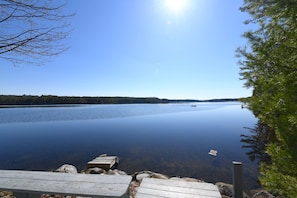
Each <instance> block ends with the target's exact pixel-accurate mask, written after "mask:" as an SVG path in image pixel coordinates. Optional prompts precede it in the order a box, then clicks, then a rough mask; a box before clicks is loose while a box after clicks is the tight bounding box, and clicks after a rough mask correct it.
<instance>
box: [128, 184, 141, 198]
mask: <svg viewBox="0 0 297 198" xmlns="http://www.w3.org/2000/svg"><path fill="white" fill-rule="evenodd" d="M139 186H140V182H138V181H132V182H131V183H130V186H129V194H130V198H133V197H135V195H136V193H137V190H138V188H139Z"/></svg>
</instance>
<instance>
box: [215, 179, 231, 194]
mask: <svg viewBox="0 0 297 198" xmlns="http://www.w3.org/2000/svg"><path fill="white" fill-rule="evenodd" d="M216 186H217V187H218V188H219V191H220V193H221V195H222V196H223V195H224V196H227V197H232V194H233V185H231V184H226V183H223V182H218V183H216Z"/></svg>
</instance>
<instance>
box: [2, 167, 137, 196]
mask: <svg viewBox="0 0 297 198" xmlns="http://www.w3.org/2000/svg"><path fill="white" fill-rule="evenodd" d="M131 179H132V177H131V176H128V175H95V174H94V175H93V174H71V173H55V172H41V171H12V170H0V189H1V190H7V191H13V192H24V193H26V192H30V193H37V194H61V195H75V196H90V197H121V196H123V195H124V194H126V192H127V190H128V187H129V184H130V182H131Z"/></svg>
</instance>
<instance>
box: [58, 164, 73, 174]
mask: <svg viewBox="0 0 297 198" xmlns="http://www.w3.org/2000/svg"><path fill="white" fill-rule="evenodd" d="M56 172H62V173H73V174H75V173H77V169H76V167H75V166H73V165H70V164H64V165H62V166H61V167H59V168H57V170H56Z"/></svg>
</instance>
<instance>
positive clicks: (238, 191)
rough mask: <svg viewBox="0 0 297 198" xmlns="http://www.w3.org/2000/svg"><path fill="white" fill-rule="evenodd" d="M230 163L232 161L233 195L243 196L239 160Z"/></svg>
mask: <svg viewBox="0 0 297 198" xmlns="http://www.w3.org/2000/svg"><path fill="white" fill-rule="evenodd" d="M232 163H233V197H234V198H243V193H242V190H243V189H242V163H241V162H232Z"/></svg>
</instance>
